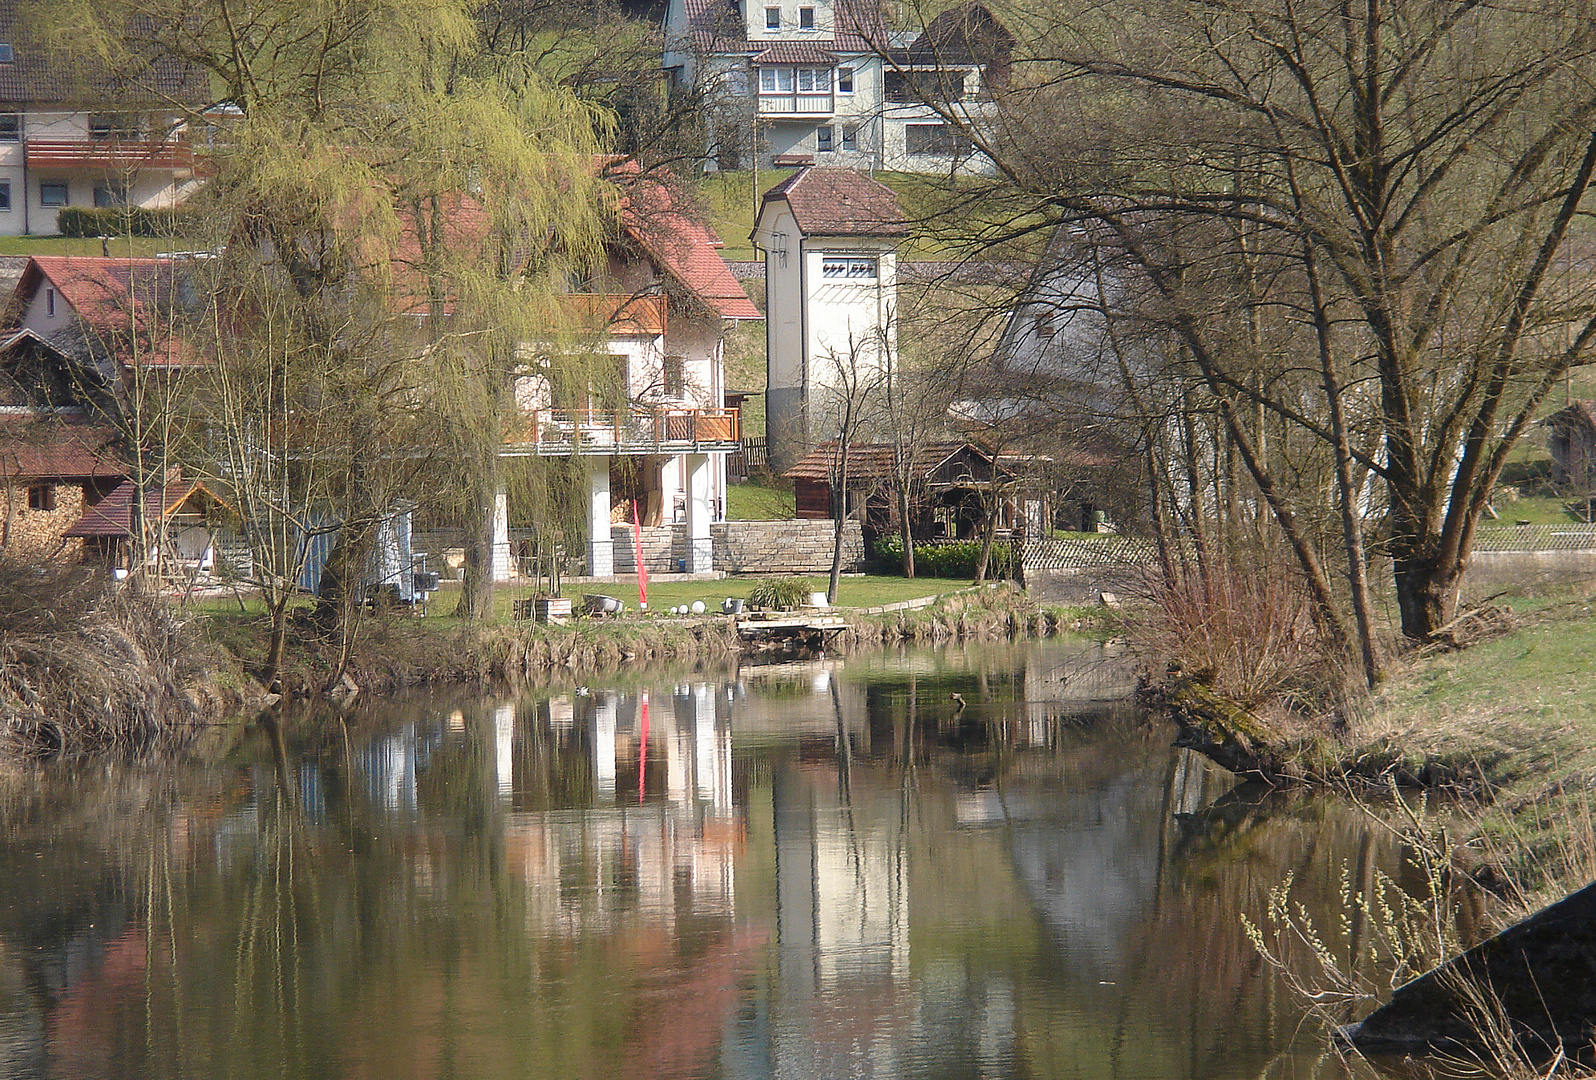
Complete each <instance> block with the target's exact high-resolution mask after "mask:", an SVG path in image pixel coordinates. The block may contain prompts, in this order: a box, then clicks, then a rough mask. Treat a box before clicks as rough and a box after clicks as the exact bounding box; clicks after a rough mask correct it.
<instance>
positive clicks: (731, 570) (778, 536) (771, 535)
mask: <svg viewBox="0 0 1596 1080" xmlns="http://www.w3.org/2000/svg"><path fill="white" fill-rule="evenodd" d="M833 528H834V524H833V523H832V522H831V521H826V520H820V519H813V520H811V519H799V518H792V519H787V520H782V521H723V522H719V523H716V524H714V525H711V526H710V527H709V535H710V538H711V539H712V540H713V541H714V543H715V569H716V570H720V571H723V572H725V573H728V574H823V573H826V572H828V571H829V570H830V569H831V545H832V531H833ZM611 536H612V537H613V539H614V541H615V573H617V574H635V573H637V546H636V541H635V540H634V539H633V537H632V527H631V526H630V525H616V526H614V527H613V528H612V529H611ZM642 539H643V565H644V566H645V567H647V568H648V572H649V573H651V574H673V573H676V572H678V570H679V569H680V567H681V564H682V563H683V561H684V560H686V558H687V526H686V525H658V526H652V527H647V528H644V529H643V530H642ZM864 557H865V550H864V536H863V534H862V533H861V532H860V529H859V523H858V522H857V521H850V522H848V523H847V524H846V525H845V526H844V527H843V534H842V568H843V569H844V570H847V571H855V570H859V569H861V568H862V567H863V566H864Z"/></svg>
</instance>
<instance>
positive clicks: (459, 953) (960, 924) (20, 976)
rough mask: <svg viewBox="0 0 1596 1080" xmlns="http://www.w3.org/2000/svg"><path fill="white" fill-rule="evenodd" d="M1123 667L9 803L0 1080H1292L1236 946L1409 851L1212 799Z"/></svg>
mask: <svg viewBox="0 0 1596 1080" xmlns="http://www.w3.org/2000/svg"><path fill="white" fill-rule="evenodd" d="M1113 659H1114V658H1113V657H1112V656H1110V655H1107V654H1105V653H1104V651H1103V650H1102V649H1101V648H1100V647H1088V646H1077V647H1073V648H1063V647H1058V646H1051V647H1035V646H1032V647H1023V648H1019V647H1017V648H991V649H984V650H967V651H961V650H955V649H944V650H937V651H926V652H916V653H908V654H902V655H896V654H883V655H879V656H876V657H872V658H868V659H864V660H853V661H850V662H848V663H847V664H842V663H839V662H826V663H817V664H812V665H805V666H801V667H800V666H793V667H785V668H780V669H768V670H747V669H745V670H744V671H742V672H737V673H730V674H726V675H723V676H715V677H710V676H705V675H693V676H686V677H682V678H680V679H679V680H677V681H673V682H649V681H647V680H640V681H639V682H638V683H637V684H635V685H631V686H620V685H617V686H607V687H593V688H591V689H590V688H587V687H579V688H571V689H569V690H567V691H565V692H563V693H554V694H549V695H544V696H540V697H536V698H524V699H518V700H509V699H501V700H486V701H484V700H463V699H461V700H457V699H446V698H434V699H427V700H418V701H411V702H408V703H396V702H389V703H384V704H381V705H372V706H368V707H366V708H364V709H363V710H361V711H359V712H357V713H356V714H354V715H350V716H346V717H343V718H342V719H340V720H333V721H326V720H320V721H316V722H311V721H310V720H309V719H305V720H301V721H299V722H297V723H295V724H293V725H290V726H289V728H288V734H287V737H286V739H285V740H284V742H283V744H282V745H280V746H277V747H274V746H273V745H272V744H271V743H270V742H269V741H267V740H265V739H263V738H257V739H256V740H255V741H252V742H250V743H248V744H246V745H243V746H241V747H239V748H237V749H236V750H234V751H233V752H232V754H231V755H230V756H228V757H226V758H221V759H213V760H211V761H210V762H192V763H188V764H187V765H185V766H184V767H183V768H180V769H172V768H167V769H150V768H133V767H124V766H117V767H102V768H95V769H88V770H83V771H80V772H76V773H73V772H67V771H63V770H50V769H47V770H42V771H40V772H39V773H38V774H36V775H31V776H26V777H19V778H16V779H14V780H13V781H12V782H10V783H9V784H7V785H6V786H4V787H3V788H0V821H3V824H4V825H5V832H4V834H3V835H4V839H3V840H0V871H3V872H4V874H5V878H4V880H5V881H6V882H7V889H6V892H5V897H4V899H3V900H0V1075H4V1076H8V1077H9V1076H17V1077H29V1078H34V1077H37V1078H45V1077H49V1078H71V1080H78V1078H86V1077H98V1076H105V1075H113V1074H114V1075H119V1076H127V1077H141V1078H142V1077H147V1078H167V1077H187V1076H205V1077H211V1076H238V1077H254V1076H257V1075H258V1076H274V1077H324V1076H325V1077H351V1078H353V1077H367V1076H371V1077H377V1076H381V1077H401V1078H403V1077H500V1076H504V1077H509V1076H516V1077H522V1076H533V1077H536V1076H549V1077H589V1076H591V1077H613V1076H626V1077H633V1076H639V1077H725V1078H738V1080H741V1078H766V1077H768V1078H778V1077H779V1078H787V1077H795V1078H796V1077H815V1078H830V1077H845V1076H846V1077H918V1076H924V1077H932V1076H935V1077H959V1076H970V1077H1011V1076H1025V1077H1055V1076H1070V1077H1096V1076H1102V1077H1192V1078H1195V1077H1205V1078H1206V1077H1251V1076H1257V1075H1260V1074H1267V1075H1271V1076H1283V1077H1295V1076H1306V1075H1309V1074H1310V1073H1313V1074H1316V1075H1317V1073H1318V1071H1319V1068H1320V1052H1319V1048H1318V1044H1317V1043H1316V1042H1315V1041H1314V1040H1312V1039H1311V1038H1299V1037H1297V1036H1296V1026H1297V1022H1298V1014H1297V1012H1296V1011H1295V1009H1294V1008H1293V1007H1292V1005H1291V1003H1290V1002H1289V1001H1286V1000H1283V999H1282V998H1281V997H1280V996H1279V994H1278V992H1277V990H1276V988H1275V987H1274V985H1273V984H1272V983H1271V982H1270V981H1269V980H1268V979H1267V978H1266V977H1265V975H1264V973H1263V971H1262V970H1261V968H1260V965H1259V964H1258V962H1257V960H1256V958H1255V957H1254V956H1253V954H1252V952H1251V950H1250V947H1249V946H1248V945H1247V944H1246V942H1245V940H1244V939H1243V937H1242V935H1241V932H1240V926H1239V918H1238V916H1239V913H1240V912H1241V911H1254V912H1256V911H1257V910H1259V909H1260V908H1261V906H1262V903H1263V899H1264V895H1265V893H1266V892H1267V890H1268V888H1269V887H1270V886H1272V885H1274V884H1275V883H1277V882H1278V881H1279V880H1280V879H1281V878H1282V877H1284V876H1285V874H1286V873H1287V872H1292V873H1295V874H1296V875H1297V876H1298V878H1299V880H1303V881H1305V882H1308V883H1310V888H1311V889H1316V890H1317V893H1316V894H1315V895H1314V898H1313V900H1312V902H1313V903H1315V904H1316V905H1318V907H1319V909H1320V911H1321V914H1324V913H1325V912H1324V907H1323V903H1324V899H1325V898H1326V897H1330V896H1333V894H1334V883H1335V880H1336V877H1337V875H1338V873H1339V870H1340V867H1341V866H1342V864H1343V863H1346V862H1349V861H1355V862H1356V864H1357V865H1358V866H1359V867H1360V868H1368V867H1372V866H1373V865H1375V864H1384V865H1387V866H1392V865H1395V863H1396V861H1397V860H1396V854H1397V853H1395V852H1393V851H1390V850H1388V849H1387V848H1386V847H1384V846H1382V845H1383V841H1380V840H1378V838H1376V837H1373V836H1371V835H1370V833H1369V832H1368V830H1367V829H1366V828H1365V827H1364V824H1363V822H1362V821H1361V818H1360V817H1359V815H1357V814H1356V813H1355V812H1350V811H1348V810H1346V808H1343V807H1339V806H1336V805H1334V804H1332V803H1327V802H1321V801H1312V800H1300V799H1299V800H1281V799H1279V798H1273V799H1264V800H1259V799H1255V798H1246V797H1242V796H1239V795H1237V794H1236V793H1233V792H1230V791H1229V788H1230V784H1229V782H1228V780H1226V779H1225V778H1223V777H1220V776H1217V775H1216V774H1215V773H1213V772H1212V771H1211V770H1209V769H1207V768H1206V767H1204V766H1203V765H1202V763H1201V762H1199V761H1198V760H1197V759H1194V758H1191V757H1188V756H1186V755H1184V754H1182V753H1177V752H1175V751H1172V750H1171V749H1169V747H1168V746H1167V737H1166V736H1165V734H1164V733H1163V732H1161V731H1159V730H1158V729H1156V728H1153V727H1149V726H1148V725H1146V724H1145V723H1143V722H1142V721H1141V720H1140V719H1139V718H1138V717H1137V716H1136V715H1135V714H1134V712H1133V711H1132V710H1130V709H1129V708H1128V707H1127V706H1126V704H1125V691H1126V690H1127V687H1126V685H1125V675H1124V669H1123V668H1122V667H1120V666H1117V665H1116V664H1115V663H1113ZM1360 872H1363V870H1362V869H1360Z"/></svg>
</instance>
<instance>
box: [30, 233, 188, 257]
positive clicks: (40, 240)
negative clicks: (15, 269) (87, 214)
mask: <svg viewBox="0 0 1596 1080" xmlns="http://www.w3.org/2000/svg"><path fill="white" fill-rule="evenodd" d="M105 250H109V251H110V253H111V254H112V255H114V256H118V257H122V258H126V257H128V256H133V257H144V256H149V255H159V254H162V253H164V252H169V251H191V250H193V244H192V243H191V242H189V241H185V240H181V239H172V238H171V237H165V238H159V237H143V236H133V237H127V236H118V237H114V238H112V240H111V241H110V242H109V244H108V245H107V247H106V249H105ZM102 254H104V250H102V249H101V247H100V241H99V239H98V238H97V237H93V236H87V237H76V236H0V255H102Z"/></svg>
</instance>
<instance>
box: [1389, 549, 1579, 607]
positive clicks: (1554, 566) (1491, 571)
mask: <svg viewBox="0 0 1596 1080" xmlns="http://www.w3.org/2000/svg"><path fill="white" fill-rule="evenodd" d="M1388 576H1389V575H1388ZM1592 580H1596V551H1476V552H1475V553H1474V554H1473V556H1472V557H1471V558H1470V562H1469V569H1468V572H1467V573H1466V574H1464V575H1463V589H1462V591H1463V593H1464V594H1465V595H1467V596H1487V595H1489V594H1491V593H1493V592H1496V591H1497V590H1499V589H1502V588H1507V587H1513V588H1524V587H1534V586H1537V585H1570V584H1575V583H1578V582H1581V581H1592Z"/></svg>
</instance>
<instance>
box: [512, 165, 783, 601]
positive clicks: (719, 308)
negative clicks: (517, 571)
mask: <svg viewBox="0 0 1596 1080" xmlns="http://www.w3.org/2000/svg"><path fill="white" fill-rule="evenodd" d="M620 225H621V227H620V230H619V235H618V236H617V237H616V239H615V241H614V242H612V243H611V244H610V245H609V246H608V249H607V251H606V254H605V258H604V260H603V264H602V265H600V266H595V267H593V268H592V269H591V272H590V273H588V274H587V275H585V277H584V278H583V279H582V280H580V281H575V282H573V290H572V292H571V293H570V295H569V297H568V301H567V302H568V303H569V304H571V305H573V306H574V307H577V308H579V309H580V312H579V314H581V315H583V316H587V317H588V319H587V321H589V322H592V323H595V324H600V325H602V326H603V327H604V331H603V333H604V340H605V347H606V348H607V351H608V353H609V356H610V357H611V358H612V361H613V364H614V368H613V370H612V371H611V372H609V373H608V376H609V377H606V378H600V379H595V380H594V381H593V383H592V384H590V385H589V386H587V387H585V388H583V389H582V390H581V391H580V392H579V393H578V394H577V395H576V396H575V397H573V396H572V392H571V391H565V392H563V394H562V391H560V390H559V389H558V388H555V387H552V386H550V385H549V382H548V380H546V379H545V378H543V377H542V376H541V375H539V374H538V373H537V372H536V370H535V368H534V369H533V370H529V371H528V372H527V373H526V374H524V375H523V376H522V377H521V378H520V379H519V380H518V382H517V386H516V397H517V402H518V404H519V405H520V407H521V424H520V425H519V427H518V428H517V429H516V430H515V431H512V432H511V433H510V434H509V437H508V439H507V442H506V444H505V447H504V449H503V451H502V453H503V454H504V456H506V457H518V456H526V455H537V456H543V457H575V458H579V459H581V460H582V461H583V462H584V463H585V464H586V469H585V472H586V475H587V506H588V573H589V574H591V575H592V576H594V577H608V576H610V575H612V574H613V573H614V572H615V541H614V540H613V538H612V536H613V534H612V528H613V529H616V530H620V531H622V532H623V533H624V530H625V528H626V526H627V525H628V523H631V522H632V521H633V520H634V517H635V518H636V520H637V522H638V524H641V525H645V526H658V525H677V526H683V527H685V530H686V541H687V542H686V545H685V558H684V560H683V561H684V562H685V564H686V565H685V567H684V569H686V570H687V571H688V572H689V573H708V572H710V571H712V570H713V568H714V550H713V545H712V542H711V539H710V528H709V527H710V524H711V523H712V522H715V521H723V520H725V512H726V457H727V455H729V454H732V453H735V452H736V451H737V450H739V449H740V448H741V432H740V430H739V426H738V413H737V410H736V409H732V408H727V407H726V403H725V402H726V381H725V330H726V327H727V325H728V324H729V323H731V322H735V321H738V320H743V319H760V318H762V317H763V316H761V315H760V313H759V309H758V308H757V307H755V306H754V304H753V302H752V301H751V300H749V299H748V294H747V293H745V292H744V291H743V288H742V286H741V285H739V284H738V283H737V281H736V279H735V278H733V277H732V274H731V270H730V268H729V267H728V266H727V265H726V261H725V260H724V259H723V258H721V256H720V252H719V251H718V250H717V249H718V248H719V247H720V246H721V243H720V240H719V238H718V237H716V236H715V235H714V234H713V233H712V232H711V231H710V230H709V229H708V228H707V227H706V226H705V225H704V224H703V223H702V222H700V221H698V220H697V219H696V218H694V217H692V216H690V215H689V214H687V213H685V212H684V211H683V210H682V209H681V208H680V207H679V206H677V205H676V203H675V201H674V199H673V197H672V196H671V193H670V191H669V189H668V188H667V187H666V186H664V185H662V184H657V183H654V182H652V181H650V180H649V179H648V178H645V177H639V178H638V179H637V180H636V181H634V182H633V183H631V184H630V185H628V192H627V198H626V203H625V205H624V207H623V210H622V214H621V222H620ZM498 516H499V520H500V526H499V530H500V537H499V543H498V544H497V545H496V546H497V548H498V551H497V552H496V556H495V561H496V564H497V566H498V567H499V571H498V572H499V574H500V576H509V575H510V573H511V560H510V544H509V532H508V523H507V520H506V518H507V515H506V514H505V513H503V512H501V513H500V514H499V515H498ZM501 560H502V561H501Z"/></svg>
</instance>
